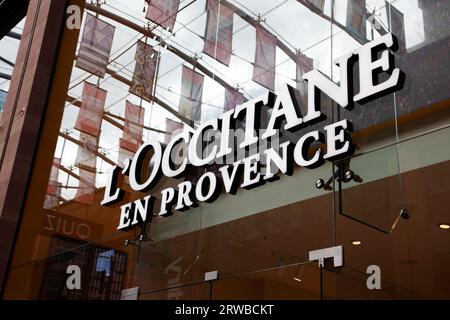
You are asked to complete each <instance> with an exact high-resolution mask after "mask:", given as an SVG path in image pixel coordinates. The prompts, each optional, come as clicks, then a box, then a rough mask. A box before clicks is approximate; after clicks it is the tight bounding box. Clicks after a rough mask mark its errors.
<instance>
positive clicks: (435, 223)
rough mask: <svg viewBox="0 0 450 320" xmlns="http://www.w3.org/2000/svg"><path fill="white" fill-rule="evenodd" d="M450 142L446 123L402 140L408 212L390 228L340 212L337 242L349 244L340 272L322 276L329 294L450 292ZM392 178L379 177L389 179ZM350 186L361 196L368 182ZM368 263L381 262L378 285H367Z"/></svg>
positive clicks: (449, 294) (400, 295) (418, 295)
mask: <svg viewBox="0 0 450 320" xmlns="http://www.w3.org/2000/svg"><path fill="white" fill-rule="evenodd" d="M449 143H450V129H449V128H445V129H440V130H434V131H433V132H430V133H428V134H425V135H421V136H418V137H415V138H414V139H410V140H406V141H403V142H401V143H400V144H399V146H398V150H399V153H400V155H401V159H403V161H402V163H401V166H402V174H401V178H402V179H401V181H402V186H401V188H402V190H403V196H404V203H405V204H406V208H407V214H406V215H403V218H404V219H399V220H398V222H397V225H396V227H395V229H393V231H392V232H391V233H388V234H387V233H383V232H379V231H378V230H375V229H373V228H371V227H369V226H367V225H364V224H360V223H356V222H355V221H352V220H350V219H347V218H346V217H344V216H338V219H337V228H336V230H337V241H338V243H341V244H343V245H344V246H345V268H344V271H343V272H342V273H341V274H334V275H331V276H327V275H326V274H325V275H324V292H325V295H328V296H330V297H333V298H338V299H341V298H345V299H346V298H400V299H403V298H439V299H442V298H449V297H450V290H449V285H448V283H449V282H448V281H449V279H450V271H449V270H450V268H449V264H450V260H449V258H448V252H449V250H450V247H449V244H450V238H449V237H450V233H449V230H450V222H449V221H450V220H449V215H448V210H447V209H446V208H448V207H449V205H450V203H449V197H448V194H449V192H450V151H449V148H442V146H444V145H449ZM383 150H384V149H382V150H380V152H381V151H383ZM389 179H391V177H387V178H384V179H381V180H382V181H386V182H387V183H389ZM361 188H362V190H359V189H361ZM351 189H355V192H356V193H357V194H358V196H359V197H363V189H364V185H362V186H355V187H353V188H350V190H351ZM368 191H370V190H367V192H368ZM381 191H384V189H382V190H378V192H379V193H380V192H381ZM343 192H344V193H345V192H347V190H344V191H343ZM358 196H355V197H354V199H358ZM394 196H395V195H394ZM366 203H368V204H366ZM361 206H362V207H361V208H360V212H362V213H363V214H366V211H367V212H370V208H371V203H370V201H368V200H367V198H366V201H365V202H364V201H363V200H361ZM366 208H368V209H369V210H367V209H366ZM377 214H378V215H381V214H383V215H384V214H385V212H383V211H379V212H378V213H377ZM370 266H377V267H379V270H380V274H379V275H380V277H379V279H380V284H381V289H380V290H377V289H372V290H369V289H368V287H367V285H366V281H367V279H368V278H369V276H371V275H372V273H373V271H370V272H369V273H367V269H368V268H369V267H370Z"/></svg>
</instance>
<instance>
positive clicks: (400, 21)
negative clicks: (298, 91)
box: [385, 1, 406, 54]
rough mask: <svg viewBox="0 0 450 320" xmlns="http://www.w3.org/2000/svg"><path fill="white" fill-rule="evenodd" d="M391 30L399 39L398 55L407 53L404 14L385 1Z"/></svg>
mask: <svg viewBox="0 0 450 320" xmlns="http://www.w3.org/2000/svg"><path fill="white" fill-rule="evenodd" d="M385 6H386V14H387V18H388V26H389V30H390V31H391V32H392V33H393V34H394V35H395V36H396V37H397V41H398V50H397V51H396V53H397V54H403V53H406V35H405V18H404V17H403V13H401V12H400V11H399V10H398V9H396V8H395V7H394V6H393V5H391V4H390V3H389V2H387V1H385Z"/></svg>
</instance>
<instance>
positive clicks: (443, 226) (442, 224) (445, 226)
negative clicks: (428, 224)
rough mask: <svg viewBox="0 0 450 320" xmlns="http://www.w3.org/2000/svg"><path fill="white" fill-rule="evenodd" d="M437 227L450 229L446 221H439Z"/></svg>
mask: <svg viewBox="0 0 450 320" xmlns="http://www.w3.org/2000/svg"><path fill="white" fill-rule="evenodd" d="M439 228H441V229H445V230H447V229H450V225H448V224H446V223H441V224H440V225H439Z"/></svg>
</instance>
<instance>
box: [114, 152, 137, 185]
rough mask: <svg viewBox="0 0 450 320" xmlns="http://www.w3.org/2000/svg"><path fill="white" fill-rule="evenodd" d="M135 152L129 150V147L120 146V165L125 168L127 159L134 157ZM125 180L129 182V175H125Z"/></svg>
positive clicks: (118, 161) (118, 160)
mask: <svg viewBox="0 0 450 320" xmlns="http://www.w3.org/2000/svg"><path fill="white" fill-rule="evenodd" d="M134 154H135V153H134V152H131V151H128V150H127V149H124V148H119V157H118V159H117V164H118V166H119V167H121V168H123V167H124V161H125V159H133V157H134ZM124 181H125V182H126V183H128V177H125V180H124Z"/></svg>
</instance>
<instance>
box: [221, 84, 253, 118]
mask: <svg viewBox="0 0 450 320" xmlns="http://www.w3.org/2000/svg"><path fill="white" fill-rule="evenodd" d="M246 101H247V99H246V98H245V97H244V95H243V94H242V93H240V92H239V91H237V90H232V89H228V88H225V102H224V104H223V111H224V112H226V111H229V110H231V109H234V108H235V107H236V106H238V105H240V104H243V103H244V102H246Z"/></svg>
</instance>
